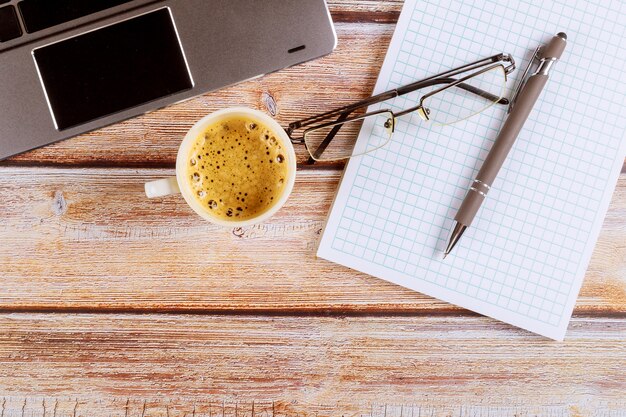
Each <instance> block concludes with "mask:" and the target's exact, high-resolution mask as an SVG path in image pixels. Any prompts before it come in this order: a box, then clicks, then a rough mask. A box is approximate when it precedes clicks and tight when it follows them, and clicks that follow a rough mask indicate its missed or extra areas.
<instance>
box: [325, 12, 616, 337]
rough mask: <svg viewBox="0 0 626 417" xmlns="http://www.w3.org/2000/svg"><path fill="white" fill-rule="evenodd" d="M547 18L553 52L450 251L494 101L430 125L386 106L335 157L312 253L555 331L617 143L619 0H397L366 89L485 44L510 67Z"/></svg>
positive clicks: (564, 318) (492, 132) (570, 296)
mask: <svg viewBox="0 0 626 417" xmlns="http://www.w3.org/2000/svg"><path fill="white" fill-rule="evenodd" d="M474 4H480V6H481V7H477V6H475V5H474ZM560 31H563V32H566V33H567V35H568V41H567V42H568V45H567V48H566V50H565V52H564V54H563V57H562V60H561V61H560V62H558V63H557V65H556V67H555V68H554V70H553V71H552V72H551V78H550V80H549V81H548V83H547V85H546V88H545V89H544V91H543V93H542V95H541V96H540V98H539V101H538V102H537V104H536V105H535V107H534V110H533V112H532V113H531V115H530V118H529V119H528V121H527V122H526V124H525V125H524V128H523V129H522V132H521V134H520V136H519V137H518V140H517V142H516V143H515V145H514V147H513V149H512V150H511V153H510V154H509V157H508V159H507V161H506V163H505V164H504V166H503V168H502V170H501V171H500V174H499V176H498V178H497V179H496V181H495V182H494V184H493V188H492V190H491V192H490V193H489V197H488V198H487V199H486V200H485V202H484V203H483V205H482V208H481V210H480V211H479V213H478V216H477V218H476V219H475V220H474V222H473V224H472V227H470V228H469V229H468V230H467V231H466V232H465V235H464V236H463V239H462V240H461V242H460V243H459V245H457V247H455V251H454V253H453V254H452V255H450V256H449V257H448V258H447V259H445V260H442V259H441V255H440V253H441V251H443V249H444V247H445V244H446V239H447V238H448V231H449V230H450V228H451V226H452V224H453V217H454V214H455V213H456V211H457V210H458V208H459V206H460V204H461V201H462V199H463V197H464V196H465V193H466V192H467V189H468V187H469V184H470V182H471V180H472V179H473V178H474V177H475V175H476V173H477V172H478V169H479V168H480V166H481V164H482V161H483V160H484V158H485V156H486V155H487V152H488V150H489V149H490V147H491V145H492V143H493V141H494V139H495V137H496V135H497V133H498V130H499V128H500V126H501V125H502V122H503V121H504V119H505V111H506V109H505V106H493V107H491V108H489V109H487V110H486V111H485V112H483V113H481V114H480V115H478V116H474V117H473V118H471V119H469V120H466V121H463V122H460V123H457V124H454V125H451V126H444V127H441V126H435V125H432V124H428V123H425V122H422V121H421V120H420V119H419V117H418V116H417V115H416V114H413V115H412V116H409V115H407V116H405V117H403V118H400V119H398V124H397V128H396V131H395V133H394V136H393V139H392V141H391V142H390V144H389V145H387V146H386V147H384V148H381V149H379V150H377V151H375V152H374V153H371V154H367V155H364V156H360V157H355V158H352V160H351V161H350V162H349V163H348V165H347V167H346V170H345V173H344V176H343V178H342V181H341V184H340V187H339V190H338V193H337V196H336V197H335V201H334V203H333V207H332V209H331V212H330V215H329V218H328V222H327V224H326V227H325V230H324V233H323V236H322V239H321V243H320V246H319V249H318V256H320V257H322V258H325V259H328V260H330V261H334V262H337V263H340V264H343V265H346V266H348V267H351V268H354V269H356V270H359V271H362V272H365V273H368V274H371V275H373V276H376V277H379V278H383V279H386V280H388V281H391V282H394V283H396V284H399V285H402V286H405V287H408V288H411V289H413V290H416V291H420V292H423V293H426V294H429V295H431V296H434V297H437V298H440V299H442V300H445V301H448V302H451V303H454V304H457V305H460V306H462V307H465V308H468V309H470V310H473V311H476V312H479V313H482V314H485V315H488V316H491V317H494V318H496V319H499V320H502V321H505V322H508V323H511V324H513V325H515V326H519V327H522V328H524V329H528V330H530V331H533V332H536V333H539V334H542V335H544V336H547V337H550V338H553V339H557V340H561V339H563V337H564V335H565V331H566V328H567V324H568V321H569V318H570V316H571V313H572V310H573V307H574V303H575V301H576V297H577V295H578V291H579V289H580V286H581V283H582V280H583V277H584V274H585V270H586V268H587V265H588V263H589V259H590V257H591V253H592V251H593V247H594V245H595V242H596V239H597V237H598V233H599V231H600V228H601V225H602V221H603V219H604V216H605V214H606V210H607V207H608V205H609V202H610V199H611V195H612V192H613V190H614V188H615V185H616V181H617V178H618V176H619V173H620V168H621V165H622V162H623V161H624V156H625V155H626V140H624V138H625V136H624V127H626V120H625V117H624V114H625V112H624V105H625V102H626V89H625V87H624V86H625V85H626V84H625V80H626V77H624V72H623V69H624V68H626V43H624V39H625V38H626V3H624V2H619V1H605V0H602V1H600V0H594V1H554V2H544V1H523V0H522V1H520V0H514V1H489V0H487V1H484V2H479V3H475V2H470V1H467V2H458V1H443V2H439V1H436V2H435V1H433V2H430V1H417V0H407V1H406V3H405V5H404V8H403V10H402V13H401V16H400V19H399V22H398V25H397V28H396V31H395V33H394V36H393V39H392V42H391V45H390V47H389V51H388V53H387V56H386V58H385V61H384V64H383V67H382V69H381V73H380V76H379V79H378V82H377V83H376V87H375V93H377V92H381V91H385V90H388V89H391V88H394V87H397V86H400V85H403V84H407V83H409V82H412V81H416V80H419V79H422V78H425V77H427V76H430V75H434V74H437V73H439V72H442V71H445V70H448V69H451V68H454V67H457V66H460V65H463V64H466V63H469V62H472V61H475V60H477V59H480V58H483V57H487V56H490V55H493V54H495V53H499V52H505V53H510V54H512V55H513V57H514V58H515V59H516V61H517V64H518V68H522V69H523V68H524V67H525V66H526V64H527V63H528V60H529V59H530V57H531V55H532V52H533V51H534V49H535V47H536V46H537V45H538V44H540V43H544V42H547V41H548V40H549V39H550V38H551V37H552V36H553V35H554V34H555V33H557V32H560ZM521 73H522V71H521V70H519V69H518V70H517V71H515V72H514V73H513V74H512V77H510V78H509V82H508V86H507V88H508V89H509V91H508V94H507V96H508V97H510V96H511V90H512V87H513V86H514V85H516V83H517V81H518V79H519V77H520V76H521ZM413 104H414V103H412V102H409V101H407V99H406V98H403V97H399V98H396V99H394V101H392V102H391V103H385V104H384V105H383V106H380V107H385V108H391V109H392V110H401V109H405V108H408V107H410V106H411V105H413ZM370 132H371V128H370V129H369V131H368V128H367V126H364V127H363V128H362V129H361V132H360V134H359V138H358V140H357V145H356V146H357V147H358V146H359V143H362V142H363V141H365V140H366V139H367V136H368V135H369V134H370Z"/></svg>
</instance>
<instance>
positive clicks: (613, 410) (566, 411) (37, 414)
mask: <svg viewBox="0 0 626 417" xmlns="http://www.w3.org/2000/svg"><path fill="white" fill-rule="evenodd" d="M418 398H419V401H420V403H419V404H416V403H414V402H413V403H407V404H397V403H393V404H392V403H384V402H372V403H363V404H354V403H343V402H341V403H340V402H332V403H330V404H318V403H303V402H296V401H290V400H280V399H277V400H261V401H259V400H256V401H255V400H252V401H240V400H239V401H238V400H236V399H232V400H221V399H219V398H217V397H216V396H208V395H207V396H202V397H198V396H194V397H180V396H168V397H166V398H163V397H162V396H154V397H145V396H141V397H138V396H133V397H128V396H127V397H124V396H107V397H104V398H103V397H94V396H67V397H58V396H57V397H51V396H35V397H17V396H11V397H3V398H0V415H2V417H25V416H28V417H49V416H52V417H83V416H90V417H131V416H132V417H135V416H137V417H139V416H141V417H307V416H315V417H335V416H342V417H407V416H409V417H418V416H430V417H478V416H500V415H502V416H516V417H533V416H544V415H545V416H553V417H566V416H571V417H581V416H587V415H588V416H594V417H618V416H621V417H623V416H624V415H626V413H624V410H623V408H621V407H620V405H619V404H616V403H613V402H600V401H587V400H584V401H583V400H581V401H577V402H567V401H554V402H553V403H552V404H550V405H533V404H531V403H530V402H529V401H527V400H526V401H522V402H520V403H519V404H515V403H513V404H511V403H509V404H506V405H499V406H498V405H494V406H490V405H487V404H484V403H482V402H479V401H476V402H475V403H473V404H472V405H468V404H466V403H460V402H459V401H458V400H456V399H451V398H449V397H446V398H436V399H430V398H424V397H418ZM444 400H447V403H445V404H444V403H443V401H444Z"/></svg>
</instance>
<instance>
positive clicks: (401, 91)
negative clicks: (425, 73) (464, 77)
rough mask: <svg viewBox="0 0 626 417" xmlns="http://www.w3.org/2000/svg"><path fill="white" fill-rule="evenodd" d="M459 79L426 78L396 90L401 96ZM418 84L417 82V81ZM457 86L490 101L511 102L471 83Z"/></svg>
mask: <svg viewBox="0 0 626 417" xmlns="http://www.w3.org/2000/svg"><path fill="white" fill-rule="evenodd" d="M456 81H457V80H456V79H455V78H452V77H449V78H438V79H434V80H425V81H423V82H420V84H419V85H414V84H410V85H407V86H405V87H400V88H397V89H396V91H397V92H398V95H399V96H401V95H403V94H408V93H411V92H413V91H415V90H419V89H420V88H426V87H431V86H433V85H438V84H452V83H454V82H456ZM415 84H417V83H415ZM455 87H459V88H461V89H463V90H465V91H469V92H470V93H474V94H476V95H477V96H480V97H483V98H485V99H487V100H490V101H496V103H498V104H509V99H508V98H506V97H502V98H500V97H498V96H496V95H494V94H491V93H490V92H488V91H485V90H483V89H480V88H478V87H474V86H473V85H471V84H466V83H459V84H456V85H455Z"/></svg>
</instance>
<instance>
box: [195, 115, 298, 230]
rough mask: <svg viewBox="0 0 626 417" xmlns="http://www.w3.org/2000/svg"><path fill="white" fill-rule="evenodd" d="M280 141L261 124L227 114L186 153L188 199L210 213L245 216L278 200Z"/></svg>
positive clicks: (283, 171) (282, 176) (282, 169)
mask: <svg viewBox="0 0 626 417" xmlns="http://www.w3.org/2000/svg"><path fill="white" fill-rule="evenodd" d="M285 154H286V153H285V151H284V149H283V146H282V145H281V142H280V140H278V139H277V137H276V135H275V134H274V133H273V132H272V131H271V130H270V129H269V128H267V127H266V126H264V125H262V124H260V123H258V122H256V121H251V120H250V119H247V118H243V117H232V118H228V119H225V120H221V121H219V122H216V123H214V124H213V125H210V126H208V127H207V128H206V129H205V130H204V132H203V133H202V134H200V135H199V136H198V137H197V138H196V140H195V142H194V144H193V146H192V147H191V151H190V153H189V157H188V159H187V160H188V163H187V164H188V166H187V178H188V179H189V184H190V185H191V190H192V192H193V194H194V198H195V199H196V200H197V201H198V202H199V203H200V204H201V205H202V207H203V208H204V209H205V210H206V211H207V212H208V213H210V214H211V215H213V216H215V217H217V218H221V219H225V220H246V219H250V218H253V217H256V216H259V215H260V214H262V213H264V212H265V211H267V210H269V209H270V208H271V207H272V206H273V205H274V204H275V203H276V202H277V200H279V199H280V196H281V195H282V193H283V191H284V187H285V182H286V180H287V177H288V174H289V172H288V169H289V168H288V164H287V161H286V157H285Z"/></svg>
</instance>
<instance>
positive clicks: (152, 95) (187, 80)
mask: <svg viewBox="0 0 626 417" xmlns="http://www.w3.org/2000/svg"><path fill="white" fill-rule="evenodd" d="M33 56H34V58H35V64H36V66H37V70H38V72H39V76H40V78H41V81H42V84H43V88H44V91H45V93H46V97H47V100H48V104H49V106H50V111H51V113H52V118H53V120H54V122H55V126H56V128H57V129H58V130H64V129H68V128H70V127H74V126H77V125H80V124H83V123H87V122H89V121H92V120H95V119H98V118H100V117H104V116H107V115H110V114H113V113H116V112H119V111H122V110H126V109H129V108H132V107H134V106H137V105H140V104H144V103H147V102H150V101H153V100H156V99H159V98H162V97H165V96H168V95H172V94H175V93H178V92H181V91H184V90H188V89H190V88H192V87H193V81H192V78H191V74H190V73H189V69H188V66H187V63H186V61H185V56H184V54H183V51H182V47H181V44H180V41H179V38H178V35H177V33H176V28H175V26H174V21H173V19H172V16H171V12H170V9H169V8H162V9H159V10H156V11H153V12H150V13H146V14H144V15H140V16H137V17H134V18H131V19H129V20H125V21H122V22H118V23H115V24H113V25H110V26H105V27H103V28H100V29H97V30H94V31H91V32H87V33H83V34H81V35H77V36H74V37H72V38H69V39H65V40H62V41H59V42H56V43H53V44H50V45H46V46H43V47H40V48H37V49H35V50H33Z"/></svg>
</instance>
